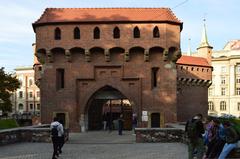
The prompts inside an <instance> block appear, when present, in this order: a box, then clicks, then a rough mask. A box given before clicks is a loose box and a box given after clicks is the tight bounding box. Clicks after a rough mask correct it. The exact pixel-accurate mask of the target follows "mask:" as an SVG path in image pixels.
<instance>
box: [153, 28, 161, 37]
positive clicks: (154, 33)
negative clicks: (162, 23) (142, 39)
mask: <svg viewBox="0 0 240 159" xmlns="http://www.w3.org/2000/svg"><path fill="white" fill-rule="evenodd" d="M153 37H154V38H159V37H160V33H159V29H158V27H157V26H155V27H154V29H153Z"/></svg>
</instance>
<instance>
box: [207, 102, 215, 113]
mask: <svg viewBox="0 0 240 159" xmlns="http://www.w3.org/2000/svg"><path fill="white" fill-rule="evenodd" d="M208 110H211V111H213V110H214V105H213V102H208Z"/></svg>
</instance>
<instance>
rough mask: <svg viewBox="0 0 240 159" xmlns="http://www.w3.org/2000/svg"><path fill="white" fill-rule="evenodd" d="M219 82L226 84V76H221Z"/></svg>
mask: <svg viewBox="0 0 240 159" xmlns="http://www.w3.org/2000/svg"><path fill="white" fill-rule="evenodd" d="M221 84H226V77H225V76H221Z"/></svg>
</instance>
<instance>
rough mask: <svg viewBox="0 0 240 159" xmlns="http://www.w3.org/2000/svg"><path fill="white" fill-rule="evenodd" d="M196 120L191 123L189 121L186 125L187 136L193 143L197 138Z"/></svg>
mask: <svg viewBox="0 0 240 159" xmlns="http://www.w3.org/2000/svg"><path fill="white" fill-rule="evenodd" d="M197 122H198V121H197V120H196V121H192V120H190V121H189V122H188V125H187V136H188V138H189V139H190V140H191V141H194V140H195V139H197V138H198V132H197Z"/></svg>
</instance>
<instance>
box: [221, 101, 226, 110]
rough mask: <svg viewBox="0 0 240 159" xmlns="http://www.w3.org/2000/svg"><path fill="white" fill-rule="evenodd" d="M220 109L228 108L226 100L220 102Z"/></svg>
mask: <svg viewBox="0 0 240 159" xmlns="http://www.w3.org/2000/svg"><path fill="white" fill-rule="evenodd" d="M220 110H226V102H225V101H221V102H220Z"/></svg>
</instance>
